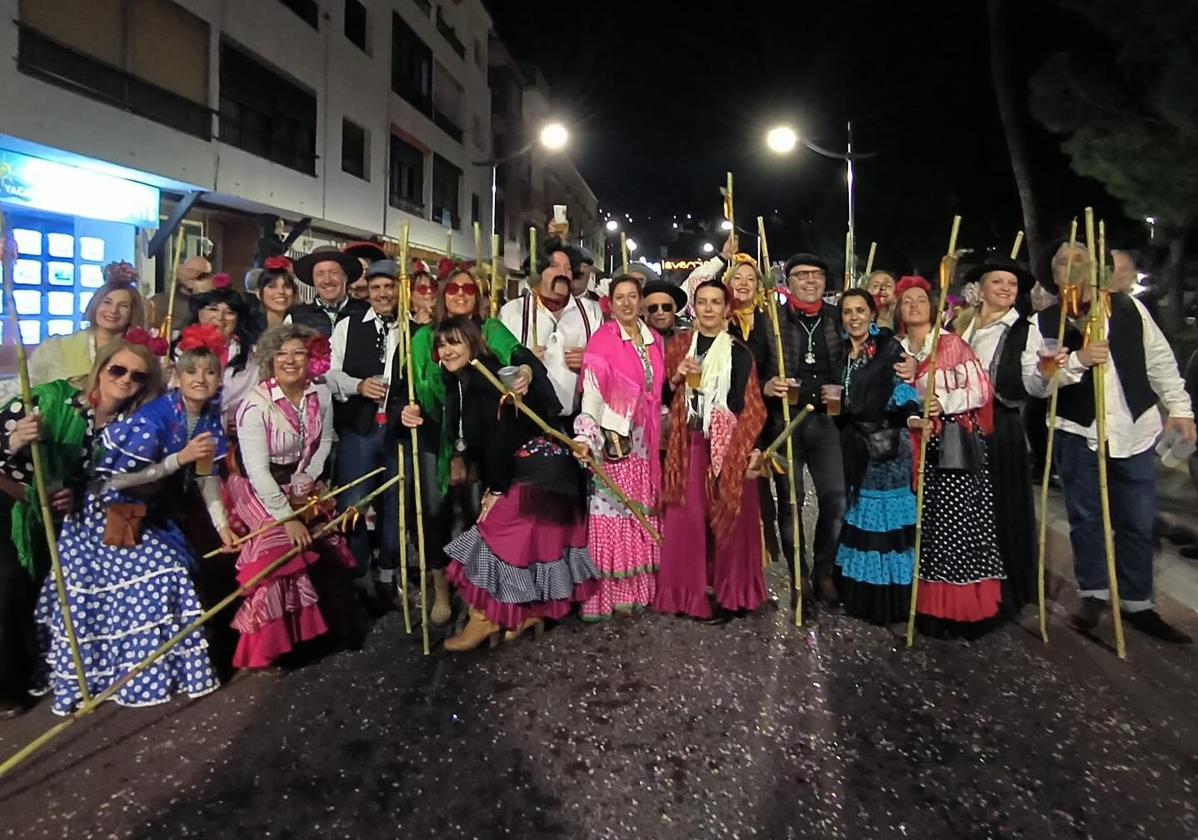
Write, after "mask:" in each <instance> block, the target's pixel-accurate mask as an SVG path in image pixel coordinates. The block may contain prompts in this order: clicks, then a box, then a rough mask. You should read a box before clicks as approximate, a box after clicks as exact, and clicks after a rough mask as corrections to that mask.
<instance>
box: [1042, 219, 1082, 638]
mask: <svg viewBox="0 0 1198 840" xmlns="http://www.w3.org/2000/svg"><path fill="white" fill-rule="evenodd" d="M1076 244H1077V219H1076V218H1074V219H1073V221H1072V222H1071V223H1070V224H1069V252H1068V253H1069V263H1068V265H1069V268H1068V269H1066V272H1065V279H1066V280H1067V281H1068V279H1069V274H1070V273H1071V271H1072V266H1073V248H1074V246H1075V245H1076ZM1050 270H1051V269H1050ZM1059 308H1060V318H1059V322H1058V324H1057V349H1058V350H1060V349H1061V348H1063V347H1064V346H1065V324H1066V323H1067V319H1066V318H1065V300H1064V296H1062V297H1061V302H1060V304H1059ZM1049 388H1050V389H1051V390H1052V393H1051V395H1050V396H1049V398H1048V445H1047V448H1046V450H1045V455H1044V475H1043V476H1042V477H1041V479H1040V546H1039V553H1038V555H1037V559H1036V597H1037V599H1038V602H1039V606H1040V638H1041V639H1043V641H1044V644H1048V605H1047V602H1046V599H1045V591H1044V588H1045V586H1044V584H1045V567H1044V555H1045V548H1046V546H1047V543H1048V482H1049V480H1050V479H1051V478H1052V446H1053V442H1054V439H1055V437H1056V431H1057V423H1056V420H1057V398H1058V397H1059V396H1060V392H1061V371H1060V370H1054V371H1053V373H1052V382H1051V383H1049Z"/></svg>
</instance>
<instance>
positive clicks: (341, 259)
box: [295, 245, 362, 286]
mask: <svg viewBox="0 0 1198 840" xmlns="http://www.w3.org/2000/svg"><path fill="white" fill-rule="evenodd" d="M322 262H335V263H337V264H338V265H340V266H341V270H342V271H344V272H345V276H346V278H347V279H346V282H347V283H352V282H354V281H355V280H357V279H358V278H359V277H361V276H362V263H361V262H360V261H359V260H358V258H357V257H355V256H354V255H353V254H346V253H344V252H342V251H338V250H337V249H336V248H334V247H333V246H332V245H321V246H320V247H319V248H317V249H316V250H314V251H313V252H312V253H311V254H305V255H304V256H302V257H300V258H299V259H298V260H296V261H295V276H296V277H298V278H299V279H301V280H303V281H304V282H305V283H307V284H308V285H309V286H311V285H312V269H313V268H315V267H316V265H317V264H318V263H322Z"/></svg>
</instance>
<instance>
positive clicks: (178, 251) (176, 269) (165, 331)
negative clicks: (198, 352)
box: [158, 223, 185, 341]
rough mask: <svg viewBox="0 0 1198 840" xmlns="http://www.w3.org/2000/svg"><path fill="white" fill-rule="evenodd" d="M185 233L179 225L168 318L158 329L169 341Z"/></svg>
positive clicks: (172, 262) (167, 302)
mask: <svg viewBox="0 0 1198 840" xmlns="http://www.w3.org/2000/svg"><path fill="white" fill-rule="evenodd" d="M184 233H185V231H184V229H183V225H182V223H180V225H179V235H178V237H176V239H175V253H174V256H173V257H172V258H171V279H170V282H169V283H168V284H167V291H168V292H169V293H170V294H168V295H167V297H166V318H165V319H163V321H162V326H161V327H159V329H158V334H159V335H160V336H162V337H163V338H165V339H166V340H167V341H170V340H171V325H172V324H173V323H174V320H175V293H176V291H177V290H178V285H179V257H180V256H182V255H183V234H184Z"/></svg>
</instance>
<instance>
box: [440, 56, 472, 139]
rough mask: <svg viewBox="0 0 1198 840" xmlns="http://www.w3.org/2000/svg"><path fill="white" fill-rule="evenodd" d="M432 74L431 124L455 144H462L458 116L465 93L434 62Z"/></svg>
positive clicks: (444, 68) (443, 68)
mask: <svg viewBox="0 0 1198 840" xmlns="http://www.w3.org/2000/svg"><path fill="white" fill-rule="evenodd" d="M434 67H435V70H434V73H433V122H434V123H436V125H437V127H438V128H440V129H441V130H442V131H444V132H445V133H446V134H448V135H449V136H450V137H452V138H453V139H454V140H456V141H457V142H459V143H461V142H462V123H461V122H460V116H459V115H460V114H461V111H462V103H463V101H464V100H465V97H466V93H465V91H464V90H463V88H462V86H461V85H460V84H458V81H457V79H455V78H454V77H453V75H452V74H450V72H449V70H448V69H446V67H445V65H443V64H442V63H441V62H439V61H438V62H436V63H435V65H434Z"/></svg>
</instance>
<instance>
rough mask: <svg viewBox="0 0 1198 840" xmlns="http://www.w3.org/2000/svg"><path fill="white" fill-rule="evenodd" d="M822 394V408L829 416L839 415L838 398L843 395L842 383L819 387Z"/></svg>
mask: <svg viewBox="0 0 1198 840" xmlns="http://www.w3.org/2000/svg"><path fill="white" fill-rule="evenodd" d="M820 391H821V392H822V393H823V395H824V409H825V410H826V411H827V412H828V416H829V417H839V416H840V398H841V397H842V396H843V395H844V386H843V385H825V386H823V387H822V388H820Z"/></svg>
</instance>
